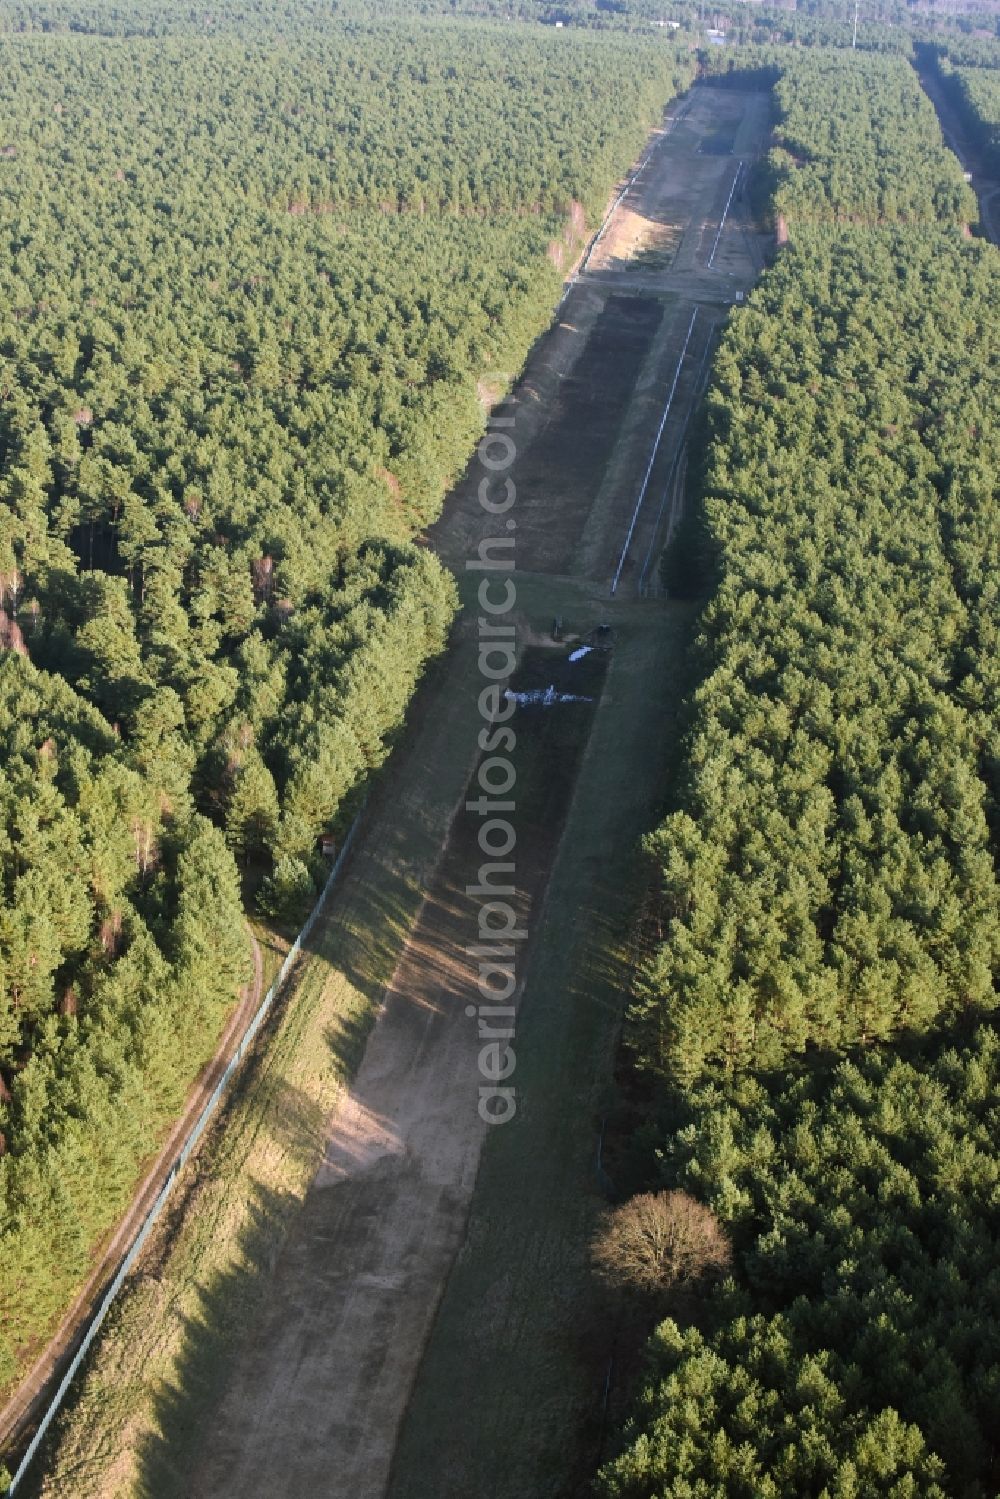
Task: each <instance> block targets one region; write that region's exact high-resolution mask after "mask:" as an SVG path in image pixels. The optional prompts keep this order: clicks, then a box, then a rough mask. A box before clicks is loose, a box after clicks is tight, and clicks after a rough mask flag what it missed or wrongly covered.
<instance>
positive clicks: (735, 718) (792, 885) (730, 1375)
mask: <svg viewBox="0 0 1000 1499" xmlns="http://www.w3.org/2000/svg"><path fill="white" fill-rule="evenodd" d="M777 66H778V68H779V70H780V73H781V76H780V79H779V81H778V83H777V87H776V104H777V108H778V111H779V124H778V127H777V131H776V135H777V140H778V142H779V146H778V151H777V153H776V159H773V160H772V185H773V189H774V192H775V202H774V211H775V214H776V216H777V215H779V214H780V215H782V216H783V217H784V219H785V225H786V229H787V234H788V238H789V241H790V243H789V245H788V247H787V248H786V249H785V250H784V251H782V252H781V254H780V256H779V259H778V263H777V265H776V266H775V267H774V268H773V269H772V270H771V271H769V272H767V273H765V275H764V277H763V278H762V281H761V284H760V286H759V287H758V289H757V291H756V292H755V293H754V294H753V295H752V296H751V298H750V299H749V302H748V305H747V306H746V307H745V308H742V309H739V310H737V311H736V312H734V314H733V315H732V317H731V319H730V321H729V323H728V326H727V330H726V333H725V336H724V338H723V342H722V345H721V348H720V350H719V353H718V356H717V359H716V362H715V367H714V376H713V382H712V386H711V389H710V392H709V396H708V399H707V406H706V412H705V420H704V430H703V450H702V453H701V456H700V460H699V463H698V471H697V474H696V475H695V480H694V487H695V490H696V509H695V521H696V525H695V526H694V527H693V528H692V530H691V531H690V532H689V534H688V536H687V537H686V539H685V543H684V548H683V553H682V554H681V555H679V556H678V555H675V556H674V557H673V558H672V559H671V560H670V562H669V565H668V567H667V569H666V572H667V576H668V577H670V578H671V579H675V580H676V578H677V577H678V567H679V565H680V564H681V563H683V567H684V568H686V569H687V570H688V572H689V576H688V578H687V585H688V587H689V589H694V588H695V587H696V586H699V585H700V586H707V588H708V589H709V592H710V599H709V602H708V603H707V605H706V607H705V609H704V612H703V614H702V618H701V625H700V631H699V637H698V642H697V652H696V657H697V670H698V678H699V683H698V686H697V689H696V691H695V692H694V695H693V698H692V700H691V704H690V728H689V731H688V737H687V741H686V745H685V751H684V757H683V763H682V766H681V769H680V771H679V774H678V776H677V779H676V783H675V784H674V786H673V787H672V789H671V800H672V810H671V811H670V813H669V815H668V816H667V818H666V820H665V821H664V823H663V824H662V826H661V827H660V828H659V829H657V831H656V832H655V833H654V834H652V835H651V836H650V837H649V839H648V840H647V849H646V853H647V859H648V864H649V868H650V870H651V872H652V888H651V894H650V897H649V900H648V903H647V907H646V909H645V912H644V917H643V924H642V930H641V933H640V934H639V936H640V942H641V945H642V946H644V948H645V951H646V954H647V956H646V958H645V960H644V966H643V967H642V971H641V975H640V979H639V983H638V993H637V995H636V997H635V999H634V1002H633V1005H632V1009H631V1013H630V1023H629V1029H628V1034H627V1047H628V1055H629V1056H630V1058H631V1062H632V1065H633V1066H634V1067H635V1068H636V1069H637V1072H638V1077H639V1079H640V1080H641V1088H640V1090H639V1096H640V1097H641V1099H642V1100H644V1101H643V1104H642V1113H643V1116H644V1122H643V1123H642V1125H641V1126H640V1127H639V1128H638V1130H637V1132H636V1133H635V1135H634V1137H633V1140H632V1151H633V1156H632V1170H633V1171H634V1172H635V1173H636V1176H637V1179H638V1180H639V1182H640V1184H641V1185H642V1186H643V1187H644V1188H645V1189H646V1190H647V1191H652V1192H666V1193H668V1194H677V1193H682V1194H685V1196H684V1197H668V1198H667V1199H665V1200H666V1201H668V1202H674V1203H677V1202H683V1201H685V1200H687V1198H689V1197H693V1198H695V1199H696V1200H697V1201H700V1203H701V1204H703V1205H705V1206H707V1207H709V1208H710V1209H711V1210H712V1212H713V1213H714V1215H715V1224H716V1227H715V1230H714V1232H715V1233H716V1235H721V1236H722V1238H723V1240H724V1241H728V1243H729V1244H730V1245H731V1250H732V1260H731V1264H730V1266H729V1267H728V1268H727V1269H726V1272H725V1275H724V1278H722V1279H721V1280H717V1282H716V1284H715V1285H714V1287H713V1286H712V1285H711V1284H710V1283H709V1281H708V1279H707V1278H706V1280H705V1281H704V1282H703V1284H702V1287H701V1294H698V1295H695V1296H694V1297H692V1294H691V1286H690V1283H689V1282H688V1283H686V1284H685V1285H684V1286H683V1287H679V1286H676V1285H675V1286H674V1288H673V1290H671V1287H670V1268H669V1267H670V1252H667V1253H666V1257H665V1263H666V1267H667V1273H666V1275H665V1277H664V1287H663V1294H662V1297H661V1299H660V1301H659V1303H658V1305H659V1309H660V1312H661V1314H662V1312H663V1311H664V1310H666V1311H668V1312H669V1313H671V1316H670V1317H669V1318H668V1320H666V1321H664V1322H662V1324H661V1325H660V1326H659V1327H658V1329H657V1331H656V1332H655V1334H654V1336H653V1338H652V1340H651V1342H650V1344H649V1347H648V1350H647V1355H646V1364H645V1372H644V1374H643V1376H642V1378H641V1381H640V1384H641V1389H640V1392H639V1394H638V1397H637V1399H636V1401H635V1403H634V1407H633V1414H632V1415H631V1417H630V1419H629V1421H628V1424H627V1425H626V1427H625V1429H624V1431H623V1432H622V1433H621V1434H620V1437H619V1443H618V1451H617V1454H616V1455H614V1456H612V1457H611V1458H610V1459H609V1460H608V1461H607V1462H606V1464H605V1466H604V1468H603V1470H602V1472H601V1474H600V1477H599V1480H598V1483H597V1492H598V1493H599V1494H601V1495H602V1496H604V1499H625V1496H629V1499H633V1496H634V1499H638V1496H653V1495H657V1496H659V1495H673V1496H681V1495H684V1496H690V1495H695V1494H704V1495H708V1494H718V1493H725V1494H733V1495H746V1496H747V1499H750V1496H751V1495H752V1496H754V1499H757V1496H763V1495H770V1496H787V1499H798V1496H801V1495H821V1494H828V1495H833V1494H836V1495H844V1496H847V1495H858V1496H862V1495H864V1496H868V1495H874V1494H882V1495H894V1496H902V1495H925V1496H932V1495H933V1496H944V1495H948V1496H958V1495H961V1496H968V1499H973V1496H982V1495H987V1494H991V1493H995V1492H996V1463H997V1460H998V1455H997V1390H998V1387H1000V1302H998V1292H1000V1275H998V1263H1000V1261H998V1255H997V1250H998V1239H997V1224H996V1194H997V1183H998V1166H997V1161H996V1137H997V1125H998V1118H997V1103H996V1100H997V1094H998V1085H1000V1068H998V1059H1000V1051H998V1039H997V1034H996V1031H995V1029H994V1027H993V1025H992V1023H991V1020H990V1016H991V1014H992V1012H993V1011H994V1010H995V1008H996V1004H997V985H996V980H997V974H998V972H1000V883H998V877H997V853H998V834H1000V767H998V760H997V750H996V746H997V741H998V730H1000V721H998V714H1000V707H998V704H1000V694H998V686H1000V680H998V676H997V670H998V668H997V663H998V659H1000V656H998V638H997V629H998V622H1000V599H998V595H997V576H998V566H1000V507H998V503H997V489H996V485H997V474H998V472H1000V421H998V411H1000V400H998V397H1000V364H998V360H1000V313H998V309H1000V257H998V254H997V251H996V250H995V249H994V248H993V247H992V246H989V245H986V244H984V243H983V242H981V241H974V240H970V239H969V238H968V236H967V231H963V229H962V227H961V226H962V223H963V222H964V221H965V220H966V219H973V220H974V218H975V213H974V211H973V210H972V207H971V205H970V204H969V202H968V196H967V194H965V193H964V192H963V190H962V186H961V181H960V177H959V176H958V174H957V166H956V163H955V162H954V160H953V159H952V158H950V157H949V156H948V154H947V153H946V152H945V151H944V150H943V149H942V146H941V141H940V137H939V136H938V135H937V134H936V130H935V127H934V124H933V117H932V115H931V114H930V113H929V110H928V106H927V101H926V100H925V99H924V98H923V96H922V95H921V93H920V90H919V87H918V84H917V81H916V75H915V74H914V73H913V72H912V71H911V72H909V73H908V74H907V72H906V70H905V65H902V64H897V63H896V62H895V61H893V60H886V61H884V62H879V61H876V60H873V59H855V60H848V59H846V58H844V57H843V56H841V57H839V58H836V59H833V58H831V57H829V56H823V55H822V54H814V55H811V56H808V57H805V58H803V59H801V60H798V59H796V60H795V61H791V60H785V59H783V60H782V61H781V62H780V63H779V64H777ZM904 194H905V195H904ZM904 225H905V227H902V226H904ZM691 570H695V572H696V574H697V577H692V576H690V572H691ZM675 1211H676V1209H675ZM716 1258H717V1259H719V1258H720V1256H718V1255H717V1256H716ZM682 1292H683V1294H682Z"/></svg>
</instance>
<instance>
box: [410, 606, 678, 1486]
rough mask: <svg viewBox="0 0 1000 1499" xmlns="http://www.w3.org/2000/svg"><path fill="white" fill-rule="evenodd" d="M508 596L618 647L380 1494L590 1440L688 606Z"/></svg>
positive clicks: (545, 1460)
mask: <svg viewBox="0 0 1000 1499" xmlns="http://www.w3.org/2000/svg"><path fill="white" fill-rule="evenodd" d="M518 593H519V601H520V602H521V603H522V604H524V605H525V606H526V607H527V608H529V610H530V609H531V608H532V606H534V607H535V608H536V609H537V611H538V612H539V613H540V612H541V611H542V610H544V609H546V608H547V609H549V610H553V611H555V612H561V613H562V615H563V618H564V621H565V625H566V629H567V631H569V630H572V629H573V628H576V627H577V626H582V627H584V628H589V627H590V626H591V625H592V624H593V623H595V622H597V620H599V619H601V618H607V619H608V620H609V621H610V622H611V623H612V624H613V626H614V629H615V634H616V642H615V648H614V653H613V655H612V658H611V662H610V666H609V670H608V675H607V679H606V682H605V687H604V693H603V696H602V698H601V702H600V704H599V706H598V708H597V712H596V714H595V718H594V723H593V728H592V730H591V735H590V742H589V744H588V746H587V749H586V752H585V755H584V760H583V764H582V766H581V768H580V772H579V778H578V781H577V787H576V793H575V796H574V800H573V806H572V811H571V815H570V817H569V819H568V821H567V825H566V830H565V832H564V835H563V840H562V843H561V845H560V848H559V852H558V854H557V858H556V864H555V868H554V871H553V874H552V878H551V881H550V885H549V890H548V896H547V899H546V901H545V905H544V908H543V911H542V913H541V915H540V916H537V915H536V917H535V924H534V931H533V936H534V938H535V939H536V940H535V943H534V945H533V947H532V949H531V952H530V956H529V960H528V968H527V982H526V988H525V994H524V999H523V1002H522V1010H521V1012H520V1015H519V1018H518V1035H517V1039H516V1042H515V1050H516V1054H517V1070H516V1073H515V1074H514V1082H515V1084H516V1087H517V1091H518V1099H519V1112H518V1116H517V1118H516V1119H515V1120H514V1121H513V1122H512V1123H511V1124H509V1125H507V1126H505V1127H504V1128H499V1129H494V1130H493V1131H491V1132H490V1134H489V1136H488V1137H487V1141H486V1145H485V1148H484V1153H483V1158H482V1162H481V1165H480V1170H479V1176H478V1179H477V1185H476V1192H475V1196H474V1198H473V1204H472V1212H471V1217H470V1222H469V1231H468V1235H467V1239H466V1243H465V1246H464V1248H463V1250H462V1252H461V1253H460V1255H459V1258H458V1260H457V1262H456V1265H455V1268H454V1270H453V1272H452V1275H451V1279H450V1281H449V1284H448V1288H447V1291H446V1293H445V1296H444V1298H443V1301H442V1305H441V1308H440V1311H439V1313H438V1318H437V1322H436V1324H435V1328H434V1332H433V1334H432V1336H431V1339H430V1343H429V1345H428V1350H427V1352H426V1354H425V1357H424V1362H423V1365H422V1367H421V1371H420V1374H419V1376H418V1380H417V1385H416V1388H415V1391H414V1395H413V1398H412V1400H411V1404H410V1408H409V1411H408V1414H407V1418H406V1421H405V1423H404V1426H403V1430H402V1433H401V1438H400V1444H399V1446H398V1448H397V1453H396V1461H395V1466H394V1481H393V1483H392V1485H391V1487H390V1499H449V1496H454V1499H459V1496H461V1499H467V1496H468V1495H470V1494H475V1495H476V1496H477V1499H515V1496H517V1499H522V1496H523V1495H525V1494H530V1495H532V1499H542V1496H547V1495H556V1494H561V1493H572V1492H578V1489H574V1486H573V1485H574V1483H575V1481H576V1478H577V1477H579V1476H580V1475H581V1474H583V1473H589V1472H590V1471H592V1469H593V1463H594V1459H595V1457H596V1455H597V1445H598V1442H599V1438H600V1425H601V1420H600V1415H601V1400H602V1390H603V1379H604V1373H605V1369H606V1365H607V1353H608V1349H607V1341H606V1339H605V1338H604V1336H603V1332H602V1330H601V1329H600V1328H599V1329H598V1331H597V1333H596V1335H593V1334H592V1335H590V1337H589V1338H588V1337H585V1336H584V1335H581V1334H580V1332H579V1329H580V1328H581V1327H584V1326H590V1325H591V1320H592V1318H593V1317H594V1316H595V1312H596V1308H595V1301H594V1289H593V1286H592V1283H591V1280H590V1275H589V1271H588V1268H587V1244H588V1241H589V1238H590V1234H591V1231H592V1228H593V1225H594V1222H595V1220H596V1217H597V1214H598V1212H599V1210H600V1207H601V1204H602V1197H601V1194H600V1192H599V1190H598V1186H597V1179H596V1172H595V1158H596V1149H597V1142H598V1138H599V1132H600V1119H601V1116H602V1114H603V1113H604V1112H605V1111H606V1110H607V1109H608V1108H609V1106H610V1105H611V1103H612V1101H613V1096H614V1094H613V1084H612V1065H613V1057H614V1048H615V1040H616V1037H617V1032H618V1025H619V1019H620V1012H621V1003H622V995H623V993H624V989H625V982H626V973H627V968H628V952H627V949H626V939H625V934H626V932H627V929H628V920H629V917H630V915H631V914H632V912H633V910H634V907H635V903H636V901H637V898H638V896H639V893H640V892H639V889H638V887H637V885H636V883H635V879H634V871H635V861H634V848H635V843H636V840H637V839H638V838H639V837H640V836H641V834H642V832H643V831H644V830H645V829H646V828H647V827H649V826H650V825H651V824H652V822H653V821H654V820H655V813H656V811H657V810H658V808H657V806H656V799H657V797H658V795H659V793H660V788H661V787H662V786H663V784H664V779H665V769H666V766H667V764H668V762H669V760H670V758H671V756H672V753H673V749H674V738H675V730H676V722H677V712H678V708H679V704H680V702H681V698H682V692H683V681H684V673H685V659H686V651H687V643H688V640H689V638H690V632H691V622H692V615H693V610H692V609H691V608H689V607H684V606H680V605H670V606H667V607H665V608H664V607H662V606H659V607H657V608H655V609H653V608H650V607H648V606H646V607H643V606H642V605H626V604H621V605H617V606H614V607H610V606H608V605H607V602H606V600H601V601H600V602H599V603H598V602H597V599H596V598H595V597H594V596H593V595H588V592H587V591H586V590H585V589H581V588H578V587H575V586H573V585H569V584H564V583H561V582H560V583H559V584H558V585H555V584H553V582H552V581H551V580H547V579H519V580H518ZM611 767H613V768H614V773H613V774H609V768H611ZM542 933H544V942H539V941H538V940H537V939H538V937H539V936H540V934H542ZM567 1446H572V1447H573V1448H574V1449H575V1451H573V1452H570V1453H567Z"/></svg>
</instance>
